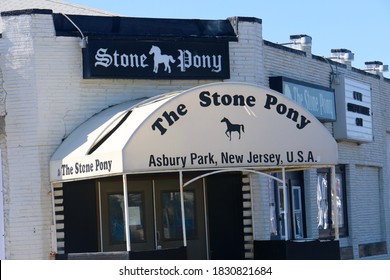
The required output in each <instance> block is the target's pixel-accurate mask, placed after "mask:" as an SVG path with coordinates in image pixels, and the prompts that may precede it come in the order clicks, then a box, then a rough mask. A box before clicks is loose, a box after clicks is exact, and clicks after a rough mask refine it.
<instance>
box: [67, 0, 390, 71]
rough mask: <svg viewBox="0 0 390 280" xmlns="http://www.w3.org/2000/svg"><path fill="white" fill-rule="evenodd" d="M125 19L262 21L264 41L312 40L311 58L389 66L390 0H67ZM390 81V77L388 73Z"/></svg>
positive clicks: (360, 67) (353, 64)
mask: <svg viewBox="0 0 390 280" xmlns="http://www.w3.org/2000/svg"><path fill="white" fill-rule="evenodd" d="M65 1H66V2H71V3H74V4H80V5H83V6H88V7H92V8H97V9H101V10H106V11H110V12H114V13H118V14H120V15H122V16H130V17H148V18H183V19H226V18H228V17H232V16H247V17H256V18H260V19H262V23H263V27H262V28H263V31H262V32H263V39H265V40H268V41H271V42H274V43H286V42H289V41H290V35H296V34H306V35H309V36H311V37H312V53H313V54H315V55H319V56H324V57H330V56H331V51H330V50H331V49H341V48H343V49H348V50H350V51H351V52H352V53H354V57H355V58H354V61H353V62H352V66H353V67H355V68H359V69H364V68H365V64H364V63H365V62H367V61H381V62H383V64H384V65H389V64H390V1H389V0H370V1H365V0H325V1H324V0H318V1H313V0H195V1H188V0H65ZM384 76H385V77H387V78H390V72H386V73H384Z"/></svg>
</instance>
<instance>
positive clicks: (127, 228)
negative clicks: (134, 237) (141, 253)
mask: <svg viewBox="0 0 390 280" xmlns="http://www.w3.org/2000/svg"><path fill="white" fill-rule="evenodd" d="M122 178H123V204H124V205H123V207H124V208H125V209H124V210H125V233H126V250H127V251H128V252H129V251H131V245H130V240H131V239H130V225H129V196H128V193H127V177H126V174H123V175H122Z"/></svg>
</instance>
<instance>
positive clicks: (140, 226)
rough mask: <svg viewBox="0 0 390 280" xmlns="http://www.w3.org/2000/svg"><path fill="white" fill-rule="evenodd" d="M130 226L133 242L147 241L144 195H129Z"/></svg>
mask: <svg viewBox="0 0 390 280" xmlns="http://www.w3.org/2000/svg"><path fill="white" fill-rule="evenodd" d="M129 225H130V239H131V241H132V242H142V241H146V238H145V228H144V227H145V226H144V195H143V193H130V194H129Z"/></svg>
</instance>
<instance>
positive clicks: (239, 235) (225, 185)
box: [206, 173, 244, 260]
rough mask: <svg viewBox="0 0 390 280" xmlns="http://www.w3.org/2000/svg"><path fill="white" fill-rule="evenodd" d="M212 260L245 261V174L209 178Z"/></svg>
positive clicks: (208, 205)
mask: <svg viewBox="0 0 390 280" xmlns="http://www.w3.org/2000/svg"><path fill="white" fill-rule="evenodd" d="M206 192H207V207H208V209H207V210H208V229H209V250H210V252H209V253H210V255H209V257H210V259H215V260H234V259H236V260H239V259H244V229H243V221H242V220H243V204H242V183H241V174H240V173H239V174H235V173H223V174H218V175H213V176H210V177H207V191H206Z"/></svg>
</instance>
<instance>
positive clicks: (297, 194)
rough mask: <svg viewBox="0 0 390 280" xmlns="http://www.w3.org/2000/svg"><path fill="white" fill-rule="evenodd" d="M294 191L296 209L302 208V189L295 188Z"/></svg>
mask: <svg viewBox="0 0 390 280" xmlns="http://www.w3.org/2000/svg"><path fill="white" fill-rule="evenodd" d="M293 192H294V195H293V199H294V210H301V199H300V196H301V191H300V189H298V188H295V189H294V191H293Z"/></svg>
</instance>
